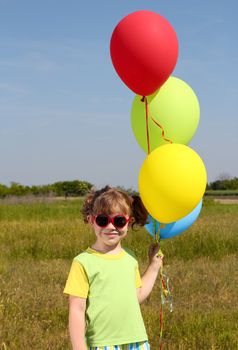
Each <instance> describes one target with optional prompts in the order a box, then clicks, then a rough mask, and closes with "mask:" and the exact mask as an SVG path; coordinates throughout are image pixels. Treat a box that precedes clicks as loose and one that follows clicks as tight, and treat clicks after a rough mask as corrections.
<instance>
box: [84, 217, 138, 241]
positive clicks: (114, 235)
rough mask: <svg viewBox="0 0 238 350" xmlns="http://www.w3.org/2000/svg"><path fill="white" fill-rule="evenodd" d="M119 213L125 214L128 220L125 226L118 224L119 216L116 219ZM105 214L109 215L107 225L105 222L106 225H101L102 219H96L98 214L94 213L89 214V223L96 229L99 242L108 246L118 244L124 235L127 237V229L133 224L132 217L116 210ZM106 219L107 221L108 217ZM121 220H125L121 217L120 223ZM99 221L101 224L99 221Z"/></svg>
mask: <svg viewBox="0 0 238 350" xmlns="http://www.w3.org/2000/svg"><path fill="white" fill-rule="evenodd" d="M117 215H123V216H124V217H125V219H126V220H127V222H126V224H125V226H123V227H118V226H117V218H116V219H115V217H116V216H117ZM105 216H106V217H108V219H107V221H108V223H107V225H106V226H105V223H104V225H103V226H105V227H101V226H100V225H99V224H101V223H100V221H99V220H96V216H93V215H90V216H89V223H90V224H91V226H92V227H93V229H94V232H95V234H96V237H97V241H98V242H100V243H101V244H103V245H106V246H116V245H118V243H120V241H121V240H122V239H123V238H124V237H126V235H127V231H128V229H129V227H130V225H131V218H130V217H129V215H126V214H122V213H121V212H114V213H113V214H110V215H107V214H106V215H105ZM104 219H105V220H104V221H106V218H104ZM114 220H115V221H114ZM120 220H122V221H123V219H121V218H119V224H120ZM97 221H98V223H99V224H98V223H97Z"/></svg>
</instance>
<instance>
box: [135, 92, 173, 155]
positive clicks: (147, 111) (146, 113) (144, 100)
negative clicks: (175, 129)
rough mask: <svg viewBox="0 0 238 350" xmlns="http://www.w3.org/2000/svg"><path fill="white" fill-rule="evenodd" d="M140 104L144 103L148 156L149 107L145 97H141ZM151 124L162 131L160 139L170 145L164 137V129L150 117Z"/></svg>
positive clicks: (168, 140)
mask: <svg viewBox="0 0 238 350" xmlns="http://www.w3.org/2000/svg"><path fill="white" fill-rule="evenodd" d="M141 102H145V118H146V138H147V148H148V154H150V135H149V106H148V100H147V97H146V96H143V97H142V98H141ZM151 119H152V120H153V122H154V123H155V124H156V125H157V126H158V127H159V128H160V129H161V130H162V138H163V139H164V140H165V141H166V142H169V143H172V141H171V140H170V139H168V138H166V137H165V136H164V128H163V126H162V125H161V124H159V123H158V122H157V121H156V120H155V119H154V118H153V117H151Z"/></svg>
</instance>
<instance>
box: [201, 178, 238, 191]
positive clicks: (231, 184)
mask: <svg viewBox="0 0 238 350" xmlns="http://www.w3.org/2000/svg"><path fill="white" fill-rule="evenodd" d="M207 190H214V191H221V190H238V177H234V178H232V179H220V180H216V181H214V182H211V183H209V184H208V185H207Z"/></svg>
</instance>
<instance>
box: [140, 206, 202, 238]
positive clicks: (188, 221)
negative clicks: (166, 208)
mask: <svg viewBox="0 0 238 350" xmlns="http://www.w3.org/2000/svg"><path fill="white" fill-rule="evenodd" d="M201 209H202V200H201V201H200V202H199V204H198V205H197V206H196V208H195V209H193V211H192V212H191V213H189V214H188V215H186V216H185V217H184V218H182V219H180V220H178V221H175V222H172V223H170V224H166V225H165V226H164V227H163V226H162V228H161V229H160V239H166V238H171V237H174V236H177V235H179V234H180V233H182V232H183V231H185V230H187V229H188V228H189V227H190V226H192V224H193V223H194V222H195V221H196V220H197V218H198V216H199V214H200V211H201ZM160 225H161V224H160V222H158V221H156V220H155V219H154V218H152V216H150V215H149V216H148V222H147V224H145V228H146V230H147V231H148V232H149V234H150V235H151V236H152V237H155V234H156V233H157V232H158V231H159V228H160Z"/></svg>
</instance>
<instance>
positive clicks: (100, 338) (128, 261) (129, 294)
mask: <svg viewBox="0 0 238 350" xmlns="http://www.w3.org/2000/svg"><path fill="white" fill-rule="evenodd" d="M139 287H141V278H140V273H139V269H138V263H137V261H136V259H135V257H134V256H133V255H132V253H131V252H128V251H126V250H124V249H123V250H122V251H121V252H120V253H118V254H103V253H99V252H97V251H95V250H94V249H92V248H88V249H87V250H86V251H85V252H83V253H81V254H79V255H78V256H77V257H75V258H74V260H73V262H72V266H71V269H70V273H69V276H68V279H67V282H66V286H65V289H64V293H66V294H70V295H74V296H77V297H81V298H86V299H87V304H86V334H85V335H86V341H87V345H88V346H106V345H108V346H109V345H119V344H128V343H135V342H139V341H145V340H148V337H147V334H146V330H145V326H144V322H143V319H142V315H141V311H140V306H139V302H138V298H137V292H136V288H139Z"/></svg>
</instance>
